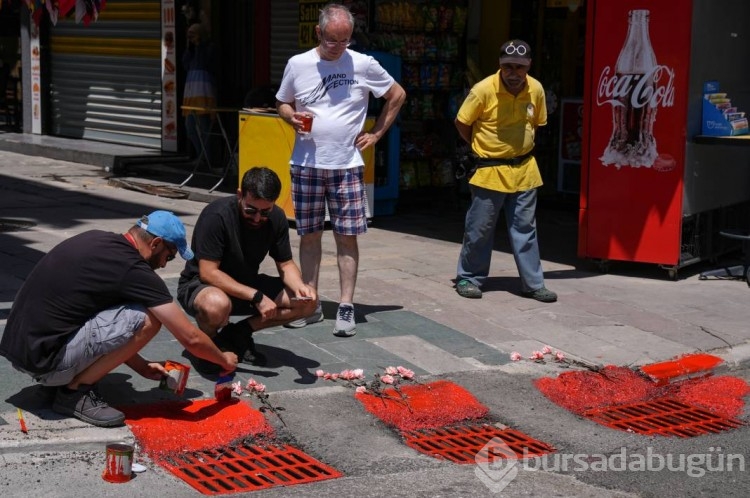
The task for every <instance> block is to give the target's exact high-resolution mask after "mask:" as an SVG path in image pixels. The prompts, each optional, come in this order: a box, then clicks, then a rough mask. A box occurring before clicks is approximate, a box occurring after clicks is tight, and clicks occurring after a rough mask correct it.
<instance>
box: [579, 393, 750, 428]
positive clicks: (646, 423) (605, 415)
mask: <svg viewBox="0 0 750 498" xmlns="http://www.w3.org/2000/svg"><path fill="white" fill-rule="evenodd" d="M584 416H585V417H586V418H588V419H590V420H593V421H594V422H597V423H599V424H602V425H606V426H607V427H612V428H614V429H620V430H624V431H633V432H636V433H638V434H645V435H652V434H658V435H662V436H679V437H693V436H700V435H703V434H715V433H717V432H722V431H727V430H730V429H736V428H737V427H740V426H742V425H744V423H743V422H742V421H741V420H737V419H734V418H725V417H722V416H719V415H716V414H714V413H711V412H709V411H707V410H703V409H701V408H696V407H694V406H690V405H686V404H685V403H682V402H680V401H677V400H675V399H672V398H661V399H657V400H653V401H645V402H641V403H632V404H629V405H620V406H612V407H607V408H597V409H594V410H589V411H587V412H585V413H584Z"/></svg>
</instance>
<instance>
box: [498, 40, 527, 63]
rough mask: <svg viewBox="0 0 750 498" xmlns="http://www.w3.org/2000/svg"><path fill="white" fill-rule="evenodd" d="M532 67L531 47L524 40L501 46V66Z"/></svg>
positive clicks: (508, 42)
mask: <svg viewBox="0 0 750 498" xmlns="http://www.w3.org/2000/svg"><path fill="white" fill-rule="evenodd" d="M507 63H509V64H523V65H524V66H530V65H531V47H530V46H529V44H528V43H526V42H525V41H523V40H518V39H515V40H509V41H507V42H505V43H503V44H502V46H500V64H507Z"/></svg>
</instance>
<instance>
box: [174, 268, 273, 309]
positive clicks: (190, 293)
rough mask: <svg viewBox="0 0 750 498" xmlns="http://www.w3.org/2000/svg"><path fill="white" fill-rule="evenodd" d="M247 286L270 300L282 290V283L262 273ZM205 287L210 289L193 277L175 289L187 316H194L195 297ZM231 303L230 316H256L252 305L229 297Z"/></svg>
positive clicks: (243, 300)
mask: <svg viewBox="0 0 750 498" xmlns="http://www.w3.org/2000/svg"><path fill="white" fill-rule="evenodd" d="M247 285H249V286H250V287H253V288H255V289H258V290H259V291H261V292H262V293H263V294H265V295H266V296H268V297H269V298H271V299H274V300H275V299H276V298H277V297H278V295H279V294H280V293H281V291H283V290H284V282H282V280H281V278H279V277H271V276H269V275H265V274H263V273H261V274H259V275H257V276H256V277H255V278H254V279H253V280H252V281H251V282H249V283H248V284H247ZM206 287H210V286H209V285H207V284H204V283H203V282H201V280H200V278H199V277H197V276H196V277H194V278H193V279H192V280H190V281H189V282H187V283H185V284H182V285H180V286H179V287H178V288H177V301H178V302H179V303H180V305H181V306H182V307H183V308H184V309H185V311H186V312H187V314H188V315H190V316H192V317H194V316H195V308H194V307H193V304H194V303H195V296H197V295H198V293H199V292H200V291H201V290H203V289H204V288H206ZM229 299H230V301H232V313H231V315H242V316H255V315H257V314H258V310H257V309H256V308H255V306H254V305H253V303H251V302H250V301H248V300H245V299H237V298H236V297H232V296H229Z"/></svg>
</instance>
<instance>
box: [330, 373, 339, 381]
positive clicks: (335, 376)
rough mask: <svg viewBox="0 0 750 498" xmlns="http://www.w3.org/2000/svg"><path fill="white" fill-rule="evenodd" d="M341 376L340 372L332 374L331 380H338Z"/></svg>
mask: <svg viewBox="0 0 750 498" xmlns="http://www.w3.org/2000/svg"><path fill="white" fill-rule="evenodd" d="M338 378H339V374H331V380H336V379H338Z"/></svg>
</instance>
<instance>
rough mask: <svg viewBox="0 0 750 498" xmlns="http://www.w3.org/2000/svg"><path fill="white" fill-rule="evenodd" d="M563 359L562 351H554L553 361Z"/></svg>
mask: <svg viewBox="0 0 750 498" xmlns="http://www.w3.org/2000/svg"><path fill="white" fill-rule="evenodd" d="M563 360H565V355H564V354H563V352H562V351H555V361H563Z"/></svg>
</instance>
